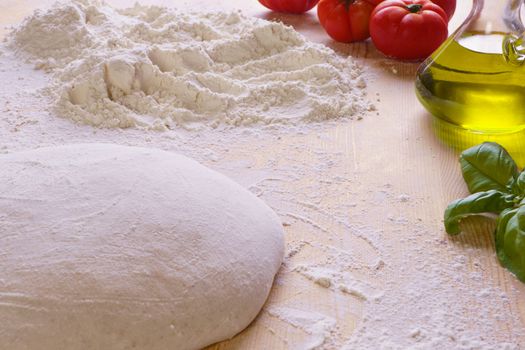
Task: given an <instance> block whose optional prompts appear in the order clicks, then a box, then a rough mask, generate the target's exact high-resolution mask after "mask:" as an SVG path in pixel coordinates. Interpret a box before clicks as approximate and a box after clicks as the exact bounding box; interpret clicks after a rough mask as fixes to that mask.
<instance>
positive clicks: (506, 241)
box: [496, 206, 525, 282]
mask: <svg viewBox="0 0 525 350" xmlns="http://www.w3.org/2000/svg"><path fill="white" fill-rule="evenodd" d="M496 252H497V255H498V259H499V261H500V262H501V264H502V265H503V266H504V267H506V268H507V269H508V270H509V271H510V272H512V273H513V274H515V275H516V277H517V278H518V279H519V280H521V281H522V282H525V206H521V207H519V208H518V209H512V210H508V211H505V212H504V213H503V215H502V216H501V217H500V218H499V219H498V225H497V228H496Z"/></svg>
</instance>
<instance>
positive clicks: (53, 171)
mask: <svg viewBox="0 0 525 350" xmlns="http://www.w3.org/2000/svg"><path fill="white" fill-rule="evenodd" d="M283 250H284V243H283V230H282V226H281V223H280V221H279V219H278V217H277V216H276V215H275V213H274V212H273V211H272V210H271V209H270V208H268V207H267V206H266V205H265V204H264V203H263V202H262V201H261V200H259V199H258V198H257V197H255V196H254V195H252V194H251V193H250V192H248V191H247V190H245V189H244V188H242V187H241V186H239V185H237V184H236V183H234V182H233V181H231V180H229V179H227V178H226V177H224V176H223V175H220V174H218V173H216V172H214V171H212V170H209V169H208V168H206V167H204V166H202V165H200V164H198V163H196V162H195V161H192V160H190V159H188V158H185V157H182V156H179V155H175V154H173V153H169V152H164V151H160V150H155V149H146V148H135V147H124V146H116V145H108V144H83V145H71V146H60V147H50V148H42V149H38V150H34V151H27V152H20V153H14V154H7V155H1V156H0V318H1V321H0V349H10V350H18V349H38V350H51V349H52V350H56V349H68V350H73V349H111V350H113V349H148V350H150V349H151V350H153V349H163V350H165V349H197V348H201V347H203V346H206V345H208V344H211V343H214V342H217V341H220V340H224V339H227V338H230V337H232V336H234V335H235V334H236V333H238V332H239V331H241V330H242V329H243V328H245V327H246V326H247V325H248V324H249V323H250V322H251V321H252V320H253V319H254V318H255V316H256V315H257V313H258V312H259V311H260V309H261V307H262V305H263V303H264V301H265V300H266V298H267V296H268V293H269V291H270V288H271V286H272V282H273V279H274V276H275V274H276V272H277V270H278V269H279V266H280V264H281V261H282V257H283Z"/></svg>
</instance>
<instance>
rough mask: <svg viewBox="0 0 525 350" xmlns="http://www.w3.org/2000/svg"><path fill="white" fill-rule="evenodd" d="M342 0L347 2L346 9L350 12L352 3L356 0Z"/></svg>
mask: <svg viewBox="0 0 525 350" xmlns="http://www.w3.org/2000/svg"><path fill="white" fill-rule="evenodd" d="M341 1H342V2H344V3H345V9H346V12H348V11H349V10H350V5H352V4H353V3H354V2H355V1H356V0H341Z"/></svg>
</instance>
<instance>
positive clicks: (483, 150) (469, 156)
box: [459, 142, 519, 193]
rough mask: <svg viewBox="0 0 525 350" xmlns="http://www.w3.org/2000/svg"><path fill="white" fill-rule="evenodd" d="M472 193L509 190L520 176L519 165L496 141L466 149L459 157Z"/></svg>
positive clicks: (464, 176)
mask: <svg viewBox="0 0 525 350" xmlns="http://www.w3.org/2000/svg"><path fill="white" fill-rule="evenodd" d="M459 161H460V163H461V170H462V172H463V178H464V179H465V182H466V183H467V186H468V189H469V191H470V193H475V192H480V191H490V190H496V191H501V192H509V188H510V187H512V186H513V185H514V183H515V181H516V179H517V177H518V174H519V173H518V166H517V165H516V163H515V162H514V160H513V159H512V157H511V156H510V155H509V153H508V152H507V151H506V150H505V149H504V148H503V147H501V146H500V145H498V144H497V143H494V142H484V143H482V144H481V145H477V146H474V147H471V148H469V149H467V150H466V151H464V152H463V153H462V154H461V156H460V159H459Z"/></svg>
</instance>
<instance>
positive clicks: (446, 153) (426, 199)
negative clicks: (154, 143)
mask: <svg viewBox="0 0 525 350" xmlns="http://www.w3.org/2000/svg"><path fill="white" fill-rule="evenodd" d="M51 2H52V1H51V0H39V1H36V0H2V1H0V23H2V24H5V25H10V24H14V23H17V22H19V21H20V20H21V19H22V18H23V16H25V15H27V14H29V13H30V12H31V11H32V10H33V9H34V8H36V7H37V6H38V7H42V6H46V5H48V4H50V3H51ZM109 2H110V3H113V4H115V5H117V6H124V5H127V4H130V3H131V2H130V1H124V0H112V1H109ZM141 3H144V4H147V3H155V4H159V3H160V4H164V5H168V6H174V7H178V8H181V9H188V10H195V9H209V10H212V9H219V8H220V9H236V8H238V9H242V10H243V11H244V12H245V13H247V14H249V15H253V16H257V17H261V18H265V19H270V20H281V21H283V22H284V23H287V24H290V25H293V26H294V27H295V28H296V29H297V30H298V31H300V32H301V33H303V34H304V35H306V36H307V37H308V38H309V39H311V40H313V41H316V42H321V43H324V44H326V45H328V46H330V47H332V48H334V49H335V50H336V51H337V52H339V53H340V54H341V55H352V56H354V57H356V58H357V59H358V61H359V62H360V63H361V64H362V65H363V66H365V67H366V69H367V71H368V74H369V76H370V79H369V90H370V94H371V96H370V97H371V98H373V99H374V100H376V101H375V104H376V106H377V113H374V114H373V115H371V116H369V117H366V118H364V119H363V120H360V121H352V122H348V123H346V124H344V125H339V126H337V127H336V128H333V129H332V130H330V131H329V132H327V134H326V135H327V137H325V138H319V137H318V135H316V134H315V133H311V134H307V135H303V136H300V137H299V136H293V137H283V138H282V139H281V140H279V141H276V143H275V145H274V151H275V153H277V154H279V152H280V147H281V146H282V145H284V144H286V143H294V142H295V143H301V144H302V145H304V149H305V152H304V153H303V154H298V155H297V156H296V157H297V158H301V157H303V158H304V160H305V161H308V160H309V157H312V155H310V154H309V153H308V150H309V149H310V148H319V147H321V148H324V149H325V150H328V151H330V152H334V153H335V152H337V153H338V154H340V155H341V157H340V158H338V159H339V160H340V163H339V164H338V165H337V168H336V169H340V171H341V173H342V174H345V175H347V174H350V176H353V178H354V179H355V180H356V181H357V182H358V183H359V184H360V186H359V189H362V190H363V191H364V190H366V189H367V188H374V187H377V186H382V185H384V184H385V179H388V183H389V184H390V185H391V186H392V187H394V188H396V190H397V191H398V192H399V193H406V194H408V195H410V196H411V197H413V198H422V199H423V200H422V205H417V206H414V207H413V208H412V209H411V211H410V212H407V213H405V215H406V216H407V217H408V219H409V220H412V219H413V220H416V219H417V220H419V221H420V223H421V225H422V226H423V227H424V228H425V229H427V230H428V231H429V232H431V234H432V235H435V236H437V237H441V238H442V239H443V240H448V238H447V237H446V235H445V233H444V230H443V227H442V219H441V218H442V215H443V210H444V208H445V207H446V205H447V203H448V202H449V201H450V200H452V199H455V198H458V197H461V196H464V195H465V194H466V187H465V185H464V183H463V181H462V178H461V176H460V170H459V167H458V163H457V153H456V151H454V150H453V149H451V148H450V147H448V146H447V145H445V144H444V143H443V142H441V141H440V139H439V138H438V137H436V132H435V128H433V126H432V122H431V118H430V116H429V114H428V113H427V112H426V111H425V110H424V109H423V107H422V106H421V105H420V104H419V103H418V101H417V99H416V96H415V93H414V76H415V73H416V69H417V66H418V65H417V64H416V63H402V62H396V61H389V60H386V59H385V58H384V57H383V56H382V55H381V54H379V53H378V52H377V51H376V50H375V49H374V48H373V45H371V43H370V42H366V43H357V44H352V45H344V44H338V43H335V42H333V41H331V40H330V39H329V38H328V37H327V36H326V35H325V33H324V32H323V30H322V29H321V28H320V26H319V24H318V21H317V17H316V14H315V11H312V12H311V13H309V14H307V15H305V16H293V15H279V14H274V13H271V12H269V11H266V10H265V9H264V8H263V7H261V6H260V5H259V4H258V3H257V1H255V0H249V1H248V0H230V1H228V2H218V1H214V0H195V1H187V0H158V1H151V0H149V1H146V0H141ZM471 5H472V1H471V0H466V1H465V0H462V1H459V2H458V10H457V14H456V16H455V18H454V20H453V21H452V22H451V29H454V28H456V27H457V26H458V25H459V24H460V23H461V22H462V19H463V18H465V17H466V15H467V13H468V11H470V8H471ZM6 31H7V30H6V29H5V28H4V29H2V32H0V35H2V34H5V33H6ZM454 137H459V136H453V138H454ZM452 141H453V142H455V141H458V142H459V141H461V140H454V139H453V140H452ZM472 142H473V141H470V143H472ZM467 143H468V142H467ZM283 149H284V147H283ZM253 158H254V159H255V160H254V162H255V164H264V163H265V160H266V158H267V155H266V154H265V153H262V152H261V153H255V154H253ZM261 167H262V165H261ZM320 180H322V179H320V178H316V177H314V176H312V177H311V178H308V179H305V180H304V183H302V184H301V185H298V184H296V185H293V186H296V190H297V191H298V192H299V191H300V190H301V188H312V186H316V184H317V183H319V181H320ZM319 191H321V193H324V192H322V191H323V189H319ZM355 191H357V190H355ZM355 191H354V192H352V191H341V192H338V193H337V194H336V195H330V191H327V192H326V197H324V198H323V204H324V206H325V207H326V208H336V207H337V206H338V204H340V203H349V202H351V201H353V200H355ZM388 205H389V204H388V203H387V202H385V203H383V204H379V205H378V206H377V207H375V208H373V209H371V210H370V212H368V213H366V214H365V215H369V217H370V220H372V221H374V220H375V221H377V226H378V227H379V228H381V229H382V230H384V231H385V232H389V231H390V230H392V231H393V224H392V223H389V222H388V221H387V220H383V217H382V215H384V213H386V212H389V210H391V209H392V208H389V207H388ZM310 219H311V220H312V221H314V222H317V223H320V225H322V226H323V227H324V228H326V229H327V230H329V231H330V232H331V233H332V234H333V235H335V236H338V237H340V238H338V240H336V242H337V244H336V245H338V246H339V247H340V248H341V249H344V248H345V246H346V245H349V244H355V245H358V246H359V245H360V244H361V245H362V247H360V248H359V249H360V252H361V253H362V254H364V255H366V254H374V252H373V251H369V250H367V249H369V247H367V246H366V245H365V244H362V243H359V242H354V241H352V239H351V238H350V237H348V235H345V228H344V227H342V226H341V225H340V224H338V223H337V222H333V220H330V219H329V218H327V217H323V215H321V214H319V213H312V217H310ZM466 226H467V231H468V232H469V234H465V235H461V236H459V237H458V238H456V239H454V240H450V241H449V247H448V249H451V250H453V251H462V250H463V249H464V248H465V247H471V246H474V247H477V248H479V249H476V250H474V251H475V254H476V256H475V257H472V258H476V259H478V260H479V261H482V262H483V264H485V268H486V270H485V271H486V274H487V276H490V277H491V279H493V280H495V281H497V282H496V283H497V284H498V285H499V286H500V287H501V288H503V289H504V290H506V289H508V288H511V287H513V288H516V289H518V293H516V294H515V295H516V297H515V300H511V304H512V305H515V306H516V307H513V308H512V309H511V310H509V313H510V315H509V317H510V316H512V317H518V318H520V319H521V320H522V324H523V326H524V329H525V287H524V286H523V285H522V284H520V283H519V282H518V281H516V280H515V278H513V277H512V276H511V275H510V274H509V273H508V272H507V271H505V270H504V269H503V268H501V267H500V266H499V265H498V264H497V263H496V261H495V257H494V247H493V242H492V235H491V230H492V229H493V223H492V222H491V221H487V220H469V221H467V223H466ZM286 230H287V234H288V236H289V237H295V238H298V237H299V238H301V239H303V240H311V241H321V242H322V241H323V240H324V239H327V240H328V239H329V238H327V237H325V236H324V235H321V234H318V232H317V233H316V232H312V230H308V229H306V228H305V227H304V226H301V225H291V226H289V227H287V228H286ZM314 231H315V230H314ZM405 233H406V234H409V232H405ZM400 234H401V233H392V236H391V237H392V242H391V243H392V244H394V245H396V244H398V243H396V240H398V239H399V237H398V236H399V235H400ZM331 244H334V241H333V240H331ZM309 254H312V256H314V255H316V254H319V253H318V252H315V251H312V252H311V253H309ZM399 254H404V252H403V247H402V246H401V245H399ZM446 254H447V253H446V252H445V251H444V252H443V257H444V260H446ZM300 278H301V277H300V276H293V275H286V276H285V278H283V280H281V281H280V283H277V284H276V285H275V287H274V289H273V291H272V293H271V295H270V298H269V300H268V305H279V304H280V303H283V302H284V301H286V300H290V299H293V298H298V299H300V301H301V302H302V303H303V304H304V305H310V306H311V308H312V309H315V310H321V311H322V312H323V313H325V314H327V315H330V316H332V317H334V318H335V319H336V320H337V321H338V322H340V324H341V325H342V332H343V333H344V335H345V336H349V335H351V334H352V332H353V330H354V329H355V327H356V326H357V325H358V324H359V322H360V319H361V316H362V303H360V302H359V301H358V300H354V299H345V300H340V299H338V298H335V297H334V296H333V295H331V294H330V293H329V291H327V290H324V289H322V288H305V289H301V288H298V285H300V284H298V283H295V282H296V281H295V279H300ZM379 283H380V281H379ZM502 323H503V324H502V327H501V329H503V330H504V329H505V327H506V326H507V325H506V324H505V321H504V320H503V321H502ZM465 327H468V325H466V326H465ZM305 336H306V334H304V332H302V331H300V330H298V329H296V328H294V327H293V326H292V325H290V324H288V323H285V322H282V320H279V319H278V318H275V317H271V316H269V315H268V314H267V313H262V314H261V315H260V316H259V317H258V318H257V319H256V320H255V321H254V322H253V323H252V324H251V325H250V326H249V327H248V328H247V329H246V330H245V331H244V332H242V333H241V334H239V335H237V336H236V337H235V338H233V339H231V340H229V341H225V342H222V343H220V344H216V345H214V346H211V347H209V350H211V349H214V350H218V349H287V348H290V344H297V343H300V341H301V340H302V339H303V338H304V337H305ZM524 344H525V343H524ZM524 346H525V345H524Z"/></svg>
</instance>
